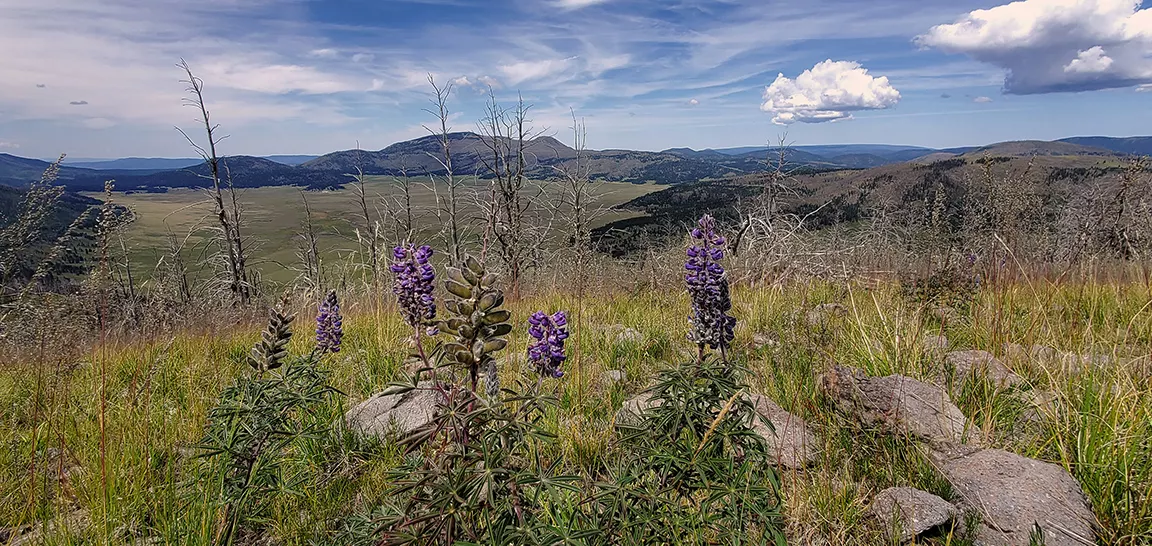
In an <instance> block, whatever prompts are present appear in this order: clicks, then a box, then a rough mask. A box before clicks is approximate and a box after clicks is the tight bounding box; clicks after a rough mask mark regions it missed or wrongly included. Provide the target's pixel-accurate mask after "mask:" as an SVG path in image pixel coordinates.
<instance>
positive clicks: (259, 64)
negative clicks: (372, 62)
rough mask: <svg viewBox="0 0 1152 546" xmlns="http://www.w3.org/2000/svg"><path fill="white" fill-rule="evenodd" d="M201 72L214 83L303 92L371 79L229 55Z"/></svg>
mask: <svg viewBox="0 0 1152 546" xmlns="http://www.w3.org/2000/svg"><path fill="white" fill-rule="evenodd" d="M197 70H198V74H197V76H200V77H201V78H204V79H205V81H208V82H211V83H212V84H213V85H222V86H226V87H231V88H233V89H242V90H245V91H255V92H258V93H272V94H283V93H292V92H299V93H304V94H326V93H339V92H342V91H359V90H363V89H364V88H365V87H367V86H368V84H369V82H368V81H367V80H365V81H355V80H354V79H352V78H349V77H345V76H341V75H336V74H330V73H326V72H324V71H322V70H320V69H318V68H316V67H311V66H306V65H299V64H280V63H277V62H275V61H273V60H271V59H261V58H257V57H250V58H245V57H243V56H237V55H230V56H227V57H222V58H219V59H216V60H212V61H209V62H206V63H203V64H201V65H200V68H198V69H197Z"/></svg>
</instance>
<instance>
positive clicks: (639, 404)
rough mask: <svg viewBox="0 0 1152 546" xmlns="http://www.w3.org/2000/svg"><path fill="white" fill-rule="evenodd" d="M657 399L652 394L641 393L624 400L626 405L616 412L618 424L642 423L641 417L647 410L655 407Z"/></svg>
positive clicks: (632, 424)
mask: <svg viewBox="0 0 1152 546" xmlns="http://www.w3.org/2000/svg"><path fill="white" fill-rule="evenodd" d="M656 404H657V402H656V400H653V399H652V395H651V394H647V393H640V394H637V395H636V396H633V397H632V398H629V399H628V400H625V401H624V405H623V406H621V408H620V410H619V411H617V412H616V424H617V425H620V426H635V425H638V424H640V418H641V416H642V415H643V414H644V412H645V411H648V410H649V409H651V408H653V407H655V406H656Z"/></svg>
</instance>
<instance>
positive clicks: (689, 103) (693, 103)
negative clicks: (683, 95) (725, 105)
mask: <svg viewBox="0 0 1152 546" xmlns="http://www.w3.org/2000/svg"><path fill="white" fill-rule="evenodd" d="M697 104H700V101H698V100H696V99H692V100H690V101H688V105H689V106H696V105H697Z"/></svg>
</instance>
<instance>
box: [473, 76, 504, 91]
mask: <svg viewBox="0 0 1152 546" xmlns="http://www.w3.org/2000/svg"><path fill="white" fill-rule="evenodd" d="M476 81H477V82H479V83H482V84H484V85H485V86H487V87H491V88H492V89H500V87H501V85H500V80H497V79H496V78H493V77H492V76H480V77H478V78H476Z"/></svg>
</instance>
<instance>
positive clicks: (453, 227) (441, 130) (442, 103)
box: [406, 74, 464, 264]
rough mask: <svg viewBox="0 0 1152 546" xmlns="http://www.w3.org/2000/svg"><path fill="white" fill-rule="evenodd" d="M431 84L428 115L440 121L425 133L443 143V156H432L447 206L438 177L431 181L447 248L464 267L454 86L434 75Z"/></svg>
mask: <svg viewBox="0 0 1152 546" xmlns="http://www.w3.org/2000/svg"><path fill="white" fill-rule="evenodd" d="M428 84H429V85H431V86H432V98H431V99H430V102H431V103H432V108H426V109H425V110H424V111H425V112H428V113H429V114H432V115H433V116H435V117H436V122H437V126H436V127H428V126H427V125H424V126H423V127H424V129H425V130H426V131H428V132H429V133H430V134H432V135H434V136H436V139H437V140H439V141H440V154H439V155H433V154H429V156H431V157H432V158H433V159H435V160H436V162H437V163H439V164H440V168H441V169H443V170H444V187H445V189H446V190H447V192H448V196H447V199H445V200H444V201H443V202H441V200H440V192H439V190H438V189H437V184H436V179H435V177H430V178H431V184H432V188H433V191H434V192H435V196H436V217H437V220H438V222H439V224H440V225H441V226H443V227H442V229H441V230H440V234H441V236H442V237H443V239H444V246H445V247H447V249H448V256H449V257H450V258H451V260H452V263H453V264H460V263H463V262H464V251H463V239H464V219H463V218H462V217H461V211H460V204H461V198H462V197H463V196H462V195H461V193H462V189H463V188H462V187H461V185H462V184H461V180H460V179H458V178H457V177H456V172H455V169H454V168H453V166H452V146H451V138H450V135H451V131H452V129H451V128H450V127H448V117H449V114H450V112H449V111H448V97H450V96H451V95H452V88H453V86H452V83H451V82H449V83H447V84H444V85H443V86H441V85H439V84H437V83H436V78H435V77H433V76H432V75H431V74H429V75H428ZM406 210H408V211H409V215H410V214H411V210H412V208H411V204H409V205H408V207H407V209H406ZM411 225H412V224H411V218H410V217H409V218H408V231H409V235H411V232H412V229H411Z"/></svg>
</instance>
